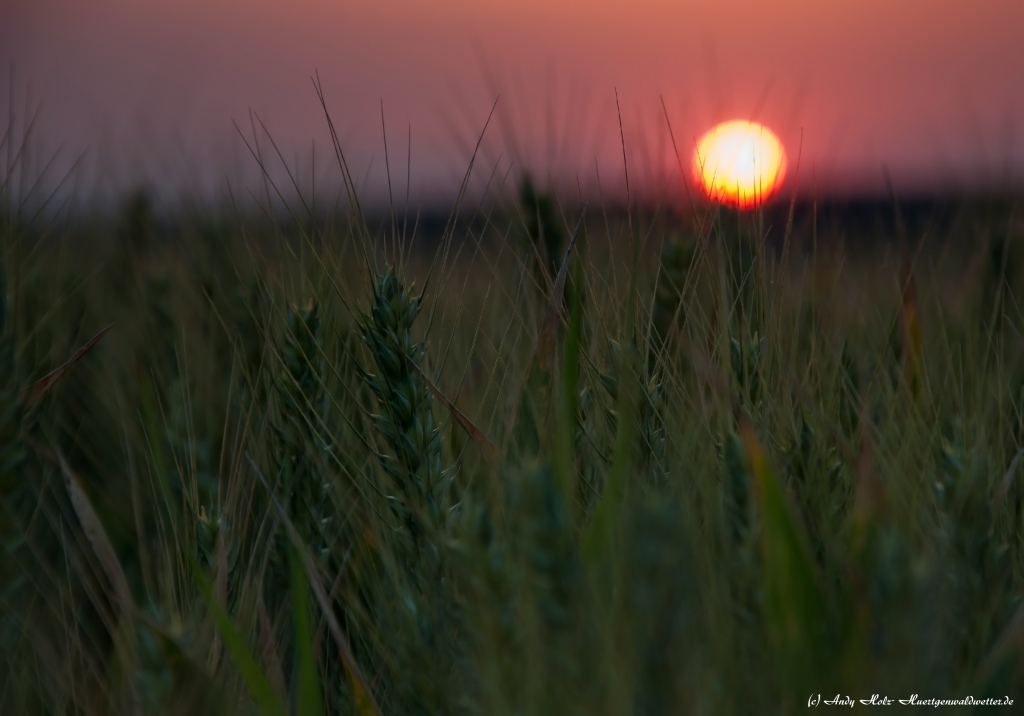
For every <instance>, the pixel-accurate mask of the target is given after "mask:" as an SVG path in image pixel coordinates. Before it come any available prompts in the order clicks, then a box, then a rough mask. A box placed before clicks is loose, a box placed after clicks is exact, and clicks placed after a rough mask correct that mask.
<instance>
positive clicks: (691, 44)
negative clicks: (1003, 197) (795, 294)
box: [0, 0, 1024, 201]
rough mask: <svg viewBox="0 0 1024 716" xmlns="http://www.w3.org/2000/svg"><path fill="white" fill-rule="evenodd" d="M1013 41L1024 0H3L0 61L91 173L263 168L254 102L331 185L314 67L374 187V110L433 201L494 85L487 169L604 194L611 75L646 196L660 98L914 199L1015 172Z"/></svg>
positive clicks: (659, 130) (659, 146)
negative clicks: (257, 161)
mask: <svg viewBox="0 0 1024 716" xmlns="http://www.w3.org/2000/svg"><path fill="white" fill-rule="evenodd" d="M1022 35H1024V2H1021V1H1020V0H975V1H974V2H966V1H963V0H961V1H959V2H953V1H951V0H913V1H912V0H829V1H828V2H822V0H784V1H783V0H780V1H777V2H764V1H763V0H631V1H630V2H622V1H620V2H609V1H607V0H589V1H587V2H584V1H582V0H518V2H511V1H509V0H486V1H481V0H476V1H470V0H419V1H413V0H373V1H371V0H292V1H291V2H283V1H280V0H177V1H176V2H164V3H154V2H144V1H143V0H93V1H92V2H89V3H82V2H70V1H63V0H3V2H0V62H2V63H3V66H4V67H5V68H6V67H10V66H11V63H14V64H15V67H16V73H15V81H16V88H20V89H19V91H21V90H24V88H25V87H31V91H32V97H34V98H36V99H38V100H41V101H42V113H41V123H40V134H39V141H40V142H41V143H43V144H44V145H45V146H46V147H49V148H54V147H56V146H57V145H58V144H63V145H64V148H63V149H62V150H61V151H62V153H63V155H65V156H68V157H73V156H75V155H77V153H79V152H81V151H83V150H88V155H87V157H88V162H87V164H88V166H89V170H88V174H87V176H84V177H83V178H82V179H80V181H82V182H83V183H85V184H87V185H88V186H92V187H99V186H105V187H107V188H108V189H113V190H120V189H123V188H125V187H127V186H130V185H132V184H133V183H135V182H137V181H142V180H146V181H149V182H151V183H153V184H155V185H159V186H161V187H166V188H175V187H178V186H179V185H181V184H183V183H186V182H191V183H192V185H193V186H194V187H205V188H203V189H201V191H211V190H214V189H216V188H217V187H218V186H219V185H220V184H223V183H225V182H224V178H225V177H236V178H237V177H244V176H250V177H251V173H248V172H251V170H252V169H253V167H252V164H253V161H252V160H251V158H248V156H247V154H246V150H245V147H244V145H242V143H241V141H240V140H239V138H238V136H237V134H236V131H235V129H234V126H233V124H232V120H234V121H236V122H238V124H239V125H240V126H241V127H243V128H244V129H245V130H246V131H247V132H249V133H250V134H251V130H250V119H249V110H250V109H252V110H255V111H256V112H258V113H259V115H260V117H262V118H263V120H264V122H265V123H266V125H267V127H268V128H269V130H270V132H271V134H272V135H273V137H274V139H275V140H276V141H277V142H278V145H279V146H280V147H281V148H282V149H283V152H284V154H285V155H286V158H287V159H288V161H289V162H290V163H295V162H297V166H299V167H300V168H302V171H303V172H304V174H305V175H306V176H309V174H310V173H313V172H315V174H316V176H317V177H319V179H318V180H317V181H319V182H323V183H326V184H329V183H330V182H331V181H333V180H336V179H337V170H336V169H332V168H331V167H330V165H329V162H328V158H329V155H328V153H327V151H326V150H327V148H328V135H327V131H326V125H325V122H324V119H323V113H322V110H321V109H320V106H319V103H318V101H317V98H316V95H315V93H314V91H313V87H312V84H311V82H310V76H311V75H312V74H313V72H314V71H315V70H318V71H319V73H320V77H321V79H322V81H323V86H324V89H325V92H326V95H327V102H328V106H329V109H330V110H331V113H332V116H333V118H334V121H335V124H336V125H337V127H338V130H339V133H340V135H341V139H342V141H343V146H344V148H345V150H346V152H347V153H348V155H349V158H350V160H351V163H352V173H353V175H354V176H357V178H358V179H359V181H360V182H362V181H363V179H365V181H366V189H365V191H366V192H367V194H368V195H372V196H376V197H378V198H379V197H381V196H383V193H382V192H386V183H385V179H384V177H385V174H384V163H383V158H384V155H383V143H382V133H381V103H383V107H384V113H385V118H386V126H387V131H388V143H389V144H388V150H389V164H390V166H391V170H392V173H393V179H395V176H394V175H400V176H401V181H400V182H399V181H398V180H397V179H395V183H396V184H397V183H400V184H401V185H402V193H404V184H405V178H406V156H407V150H408V147H407V141H408V137H409V134H410V132H411V137H412V150H411V154H412V168H411V173H412V176H411V181H410V185H411V188H410V192H411V194H412V196H413V199H414V200H417V199H418V200H427V201H429V200H431V199H437V198H443V197H444V196H445V195H446V193H450V192H453V191H454V190H455V188H456V187H457V186H458V182H459V178H460V175H461V173H462V171H463V170H464V169H465V166H466V163H467V161H468V158H469V155H470V152H471V149H472V145H473V144H474V143H475V138H476V134H477V133H478V132H479V131H480V129H481V128H482V126H483V123H484V120H485V119H486V117H487V114H488V111H489V110H490V107H491V104H492V103H493V102H494V99H495V98H496V97H497V96H498V95H499V94H500V100H499V102H498V110H497V115H496V119H495V120H494V121H493V122H492V124H491V126H490V128H489V129H488V132H487V135H486V138H485V143H484V151H483V153H482V154H481V166H484V167H486V169H483V170H481V171H480V172H478V173H479V174H480V181H485V180H486V178H487V176H488V175H489V173H490V170H491V168H493V166H494V164H495V162H496V161H498V157H499V156H501V157H502V160H501V161H502V162H507V161H508V160H509V159H514V160H515V168H528V169H530V170H531V171H533V172H534V173H536V174H538V175H542V176H548V177H550V178H551V181H553V182H555V183H557V184H559V185H560V186H571V187H574V188H575V187H576V186H577V177H578V179H579V186H581V187H591V186H593V185H594V180H595V178H596V174H597V172H598V171H600V173H601V181H602V184H603V185H606V188H607V189H608V190H612V188H613V187H615V186H618V185H619V183H620V182H621V175H622V154H621V146H620V140H619V132H618V125H617V120H616V113H615V91H616V90H617V91H618V94H619V101H620V105H621V108H622V115H623V122H624V127H625V141H626V148H627V154H628V155H629V162H630V171H631V172H632V173H633V175H634V176H635V178H636V182H637V185H638V186H645V187H647V188H648V189H651V188H652V187H657V186H660V185H661V184H663V183H664V181H667V179H666V177H668V176H669V175H670V174H671V172H676V171H677V169H676V168H675V167H676V160H675V157H674V154H673V153H672V151H671V145H670V143H669V142H668V140H667V133H666V131H665V124H666V123H665V119H664V116H663V114H662V109H661V100H660V97H663V98H664V101H665V104H666V107H667V109H668V115H669V118H670V120H671V121H672V128H673V130H674V133H675V135H676V139H677V141H678V142H679V144H680V145H685V148H684V151H685V156H684V157H683V161H684V164H688V163H689V153H690V152H691V151H692V147H693V142H694V138H695V137H696V136H698V135H700V134H702V133H703V132H704V131H706V130H707V129H708V128H710V127H711V126H712V125H714V124H715V123H716V122H719V121H724V120H728V119H737V118H740V119H754V120H756V121H758V122H761V123H763V124H765V125H766V126H769V127H771V128H772V129H773V130H774V131H775V132H776V133H777V134H778V135H779V136H780V137H781V139H782V141H783V143H784V144H785V145H786V149H787V152H788V154H789V155H790V161H791V171H790V175H789V179H788V181H789V182H790V184H789V186H790V188H791V189H792V187H794V186H797V185H799V186H802V187H803V188H804V189H805V190H806V189H808V188H809V187H812V186H817V187H818V189H819V190H820V191H823V192H824V191H832V192H842V191H865V190H868V191H870V190H877V189H878V188H879V186H880V185H881V181H882V176H883V173H882V172H883V170H882V167H883V165H885V166H888V169H889V171H890V173H891V175H892V177H893V181H894V182H895V183H896V184H897V186H899V187H901V188H902V189H903V190H904V191H908V192H909V191H926V190H929V189H936V188H945V187H948V186H958V187H980V186H988V185H994V184H996V185H998V184H1000V183H1001V182H1005V181H1007V180H1010V181H1015V182H1016V183H1017V184H1018V185H1019V184H1020V183H1021V179H1022V178H1024V41H1022V39H1021V38H1022ZM7 85H8V78H7V73H6V72H5V73H4V76H3V79H0V88H3V89H4V92H3V95H4V98H3V99H0V108H3V109H4V114H5V116H6V114H7V111H6V110H7V104H8V99H7V91H6V88H7ZM23 104H24V102H20V103H19V102H18V101H16V105H17V106H20V105H23ZM4 124H6V121H5V122H4ZM801 136H802V144H801ZM314 146H315V147H316V150H315V154H316V157H317V159H316V162H315V165H311V162H310V158H309V157H310V153H311V151H312V147H314ZM798 155H799V159H800V167H799V169H796V168H795V164H796V162H797V157H798ZM331 156H332V155H331ZM503 167H507V164H499V168H503ZM502 171H503V169H502ZM332 172H333V173H332ZM499 174H501V172H499ZM332 177H333V179H332ZM631 179H632V177H631ZM652 190H653V189H652ZM197 191H200V190H197Z"/></svg>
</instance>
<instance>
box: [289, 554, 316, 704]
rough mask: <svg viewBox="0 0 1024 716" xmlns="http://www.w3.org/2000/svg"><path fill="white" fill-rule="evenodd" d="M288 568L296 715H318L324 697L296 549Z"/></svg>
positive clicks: (304, 583)
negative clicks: (289, 571) (292, 629)
mask: <svg viewBox="0 0 1024 716" xmlns="http://www.w3.org/2000/svg"><path fill="white" fill-rule="evenodd" d="M288 558H289V559H288V561H289V562H290V566H291V582H292V589H291V596H292V618H293V619H294V620H295V644H296V651H297V652H298V664H297V671H298V681H299V684H298V701H297V705H296V716H321V715H322V714H323V698H322V693H321V691H320V675H319V673H318V671H317V668H318V667H317V661H316V654H315V653H314V648H313V625H312V619H311V618H310V614H309V606H310V605H309V591H308V585H307V584H306V578H305V576H304V575H303V570H302V563H301V562H300V560H299V557H298V555H297V554H296V553H295V550H294V549H292V550H289V553H288Z"/></svg>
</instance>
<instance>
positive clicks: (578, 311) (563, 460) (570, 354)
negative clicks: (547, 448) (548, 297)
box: [555, 288, 583, 513]
mask: <svg viewBox="0 0 1024 716" xmlns="http://www.w3.org/2000/svg"><path fill="white" fill-rule="evenodd" d="M582 323H583V301H582V292H581V291H580V290H579V289H578V288H577V290H576V291H573V302H572V316H571V317H570V320H569V333H568V335H567V336H566V339H565V356H564V358H563V364H562V386H561V388H562V389H561V393H560V395H559V402H558V413H557V416H556V420H555V436H556V437H555V474H556V476H557V478H558V481H559V484H560V485H561V487H562V490H563V492H564V494H565V500H566V505H567V507H568V508H569V511H570V513H572V512H573V511H574V505H575V503H576V460H575V452H576V450H575V445H574V442H575V432H576V400H577V392H576V391H577V387H576V386H577V383H578V379H579V372H580V329H581V326H582Z"/></svg>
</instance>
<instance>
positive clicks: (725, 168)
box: [693, 120, 786, 209]
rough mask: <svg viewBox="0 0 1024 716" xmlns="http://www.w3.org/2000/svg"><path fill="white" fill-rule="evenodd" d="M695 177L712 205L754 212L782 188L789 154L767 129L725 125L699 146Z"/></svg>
mask: <svg viewBox="0 0 1024 716" xmlns="http://www.w3.org/2000/svg"><path fill="white" fill-rule="evenodd" d="M693 174H694V178H695V180H696V181H697V183H698V184H700V187H701V189H702V190H703V191H704V195H705V196H706V197H707V198H708V199H710V200H711V201H717V202H721V203H723V204H730V205H732V206H736V207H738V208H740V209H752V208H754V207H756V206H759V205H761V204H763V203H764V202H765V201H766V200H767V199H768V198H770V197H771V196H772V194H774V193H775V192H776V191H777V190H778V188H779V187H780V186H781V185H782V179H783V177H784V176H785V174H786V152H785V150H784V149H783V148H782V142H780V141H779V138H778V137H777V136H776V135H775V133H774V132H772V131H771V130H770V129H768V128H767V127H765V126H763V125H760V124H757V123H756V122H747V121H745V120H734V121H732V122H723V123H722V124H719V125H718V126H717V127H715V128H714V129H712V130H711V131H709V132H708V133H707V134H705V135H704V136H703V137H701V138H700V140H698V142H697V148H696V149H695V150H694V153H693Z"/></svg>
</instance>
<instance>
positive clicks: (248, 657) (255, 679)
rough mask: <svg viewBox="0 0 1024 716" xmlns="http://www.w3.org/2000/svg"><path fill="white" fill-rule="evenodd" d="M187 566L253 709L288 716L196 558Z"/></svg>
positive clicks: (190, 556)
mask: <svg viewBox="0 0 1024 716" xmlns="http://www.w3.org/2000/svg"><path fill="white" fill-rule="evenodd" d="M188 563H189V566H190V567H191V568H192V577H193V579H195V582H196V587H197V588H198V589H199V594H200V595H201V596H202V597H203V601H204V602H206V607H207V609H209V610H210V614H211V615H212V616H213V621H214V624H215V626H216V628H217V633H219V634H220V637H221V640H222V641H223V642H224V648H225V649H226V650H227V652H228V654H230V655H231V659H232V661H234V662H235V667H236V668H237V669H238V673H239V675H240V676H241V677H242V681H244V682H245V686H246V688H247V689H248V690H249V695H250V696H252V699H253V702H254V703H255V704H256V707H257V708H258V709H259V710H260V712H261V713H262V714H264V716H288V707H287V705H286V704H285V702H284V701H283V700H282V699H281V697H280V696H279V695H278V694H277V692H275V691H274V687H273V686H271V685H270V680H269V679H268V678H267V675H266V674H264V673H263V670H262V669H260V667H259V664H257V663H256V660H255V659H254V658H253V656H252V654H250V653H249V647H248V646H246V643H245V638H244V637H243V636H242V633H241V632H240V631H239V630H238V627H236V626H235V624H234V622H232V621H231V617H230V616H228V613H227V611H226V610H225V609H224V607H223V606H222V605H221V603H220V602H219V601H218V600H217V597H216V596H215V595H214V593H213V585H211V584H210V582H209V580H207V579H206V577H204V576H203V571H202V568H201V567H200V566H199V563H198V562H197V561H196V558H195V557H193V556H192V555H188Z"/></svg>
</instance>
